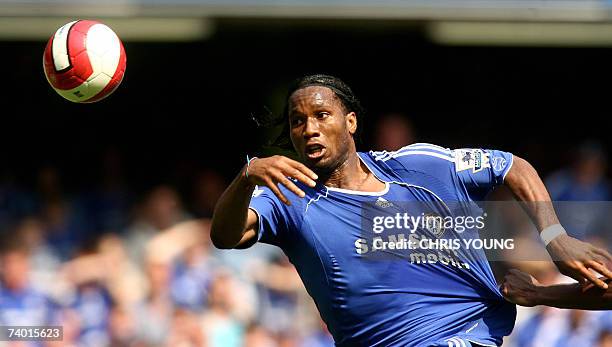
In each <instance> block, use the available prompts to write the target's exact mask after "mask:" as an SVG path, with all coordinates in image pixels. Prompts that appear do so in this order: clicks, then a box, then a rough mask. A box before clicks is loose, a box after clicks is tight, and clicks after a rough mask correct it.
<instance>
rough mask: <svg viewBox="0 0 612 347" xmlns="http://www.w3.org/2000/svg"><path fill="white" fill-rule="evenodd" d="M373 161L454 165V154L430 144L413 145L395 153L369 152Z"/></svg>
mask: <svg viewBox="0 0 612 347" xmlns="http://www.w3.org/2000/svg"><path fill="white" fill-rule="evenodd" d="M369 154H370V156H371V157H372V159H373V160H375V161H379V162H384V163H387V164H390V163H392V162H398V163H401V164H404V165H411V166H412V165H419V166H421V165H423V164H430V165H454V163H455V155H456V152H455V151H454V150H452V149H450V148H446V147H442V146H438V145H435V144H431V143H413V144H410V145H407V146H404V147H402V148H400V149H398V150H397V151H370V152H369Z"/></svg>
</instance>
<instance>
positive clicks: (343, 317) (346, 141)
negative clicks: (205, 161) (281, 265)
mask: <svg viewBox="0 0 612 347" xmlns="http://www.w3.org/2000/svg"><path fill="white" fill-rule="evenodd" d="M358 116H361V108H360V104H359V101H358V99H357V98H356V97H355V96H354V94H353V92H352V91H351V89H350V88H349V87H348V86H347V85H346V84H345V83H343V82H342V81H341V80H339V79H337V78H335V77H332V76H326V75H314V76H307V77H304V78H302V79H300V80H298V81H297V82H296V84H295V85H294V87H293V88H292V89H290V92H289V96H288V100H287V106H286V112H285V117H286V121H287V122H288V128H289V135H290V138H291V142H292V144H293V147H294V149H295V151H296V152H297V156H298V157H299V162H298V161H294V160H291V159H289V158H286V157H283V156H273V157H269V158H257V159H253V160H250V161H249V163H248V164H247V165H245V167H244V168H243V169H242V170H241V172H240V173H239V175H238V176H237V177H236V178H235V179H234V181H233V182H232V183H231V185H230V186H229V187H228V188H227V190H226V191H225V193H224V194H223V196H222V197H221V199H220V200H219V202H218V203H217V206H216V209H215V212H214V216H213V222H212V231H211V238H212V241H213V243H214V244H215V245H216V246H217V247H219V248H246V247H249V246H251V245H252V244H254V243H255V242H265V243H269V244H273V245H277V246H279V247H280V248H281V249H282V250H283V251H284V252H285V254H287V256H288V258H289V259H290V261H291V262H292V263H293V264H294V265H295V267H296V269H297V271H298V273H299V275H300V277H301V278H302V281H303V282H304V285H305V287H306V289H307V291H308V293H309V294H310V295H311V296H312V297H313V299H314V301H315V303H316V305H317V307H318V309H319V312H320V314H321V316H322V318H323V320H324V321H325V323H326V324H327V326H328V328H329V330H330V332H331V334H332V335H333V337H334V340H335V343H336V345H337V346H351V347H353V346H415V347H431V346H444V347H447V346H458V347H459V346H461V347H463V346H470V344H471V345H472V346H500V345H501V343H502V338H503V336H506V335H508V334H509V333H510V332H511V331H512V328H513V326H514V320H515V314H516V311H515V306H514V305H513V304H511V303H510V302H508V301H506V300H504V297H503V295H502V293H501V292H500V290H499V288H498V286H497V283H496V282H495V279H494V276H493V273H492V271H491V268H490V266H489V264H488V263H487V262H486V258H485V257H484V255H483V254H481V252H465V253H463V254H462V256H464V257H463V258H461V259H453V260H451V259H450V258H446V257H444V260H443V257H442V256H441V255H440V257H438V256H435V255H434V256H435V257H434V258H427V260H428V261H427V262H425V263H418V264H416V263H413V262H411V261H410V260H407V259H406V258H402V257H393V256H389V257H386V258H385V257H383V258H380V259H370V258H367V257H365V256H364V254H363V253H364V248H361V247H359V246H362V244H361V242H363V240H364V230H363V228H362V227H363V224H362V223H363V219H362V217H363V213H364V209H363V208H364V206H366V205H368V204H374V205H376V206H378V207H380V209H385V208H393V207H394V204H393V203H392V202H393V201H401V202H409V203H410V202H413V203H421V204H423V205H426V206H429V207H431V208H432V209H433V210H435V213H436V214H437V215H445V214H453V213H456V211H450V210H449V209H448V208H447V202H459V203H460V204H465V205H466V206H467V205H468V204H469V203H470V202H473V201H479V200H482V199H483V197H484V196H485V195H486V194H487V193H488V192H490V191H491V190H492V189H493V188H494V187H495V186H498V185H501V184H504V185H506V186H508V187H509V188H510V190H511V191H512V192H513V193H514V194H515V195H516V197H517V198H518V199H519V200H521V201H523V202H525V209H526V211H527V213H528V214H529V215H530V217H531V219H532V220H533V222H534V223H535V225H536V226H537V228H538V230H540V231H541V236H542V238H543V239H544V241H545V242H546V243H547V249H548V252H549V253H550V255H551V256H552V258H553V259H555V260H557V261H556V264H557V266H558V268H559V270H560V271H561V272H562V273H564V274H566V275H568V276H571V277H573V278H574V279H576V280H578V281H579V282H580V283H583V284H584V285H586V284H587V283H588V282H591V283H593V284H595V285H597V286H599V287H601V288H602V289H607V284H606V283H605V282H604V281H603V280H601V279H599V278H598V276H596V275H595V274H594V273H592V272H591V270H594V271H596V272H598V273H599V274H601V275H603V276H605V277H607V278H612V272H610V271H609V270H608V268H606V266H605V263H606V261H608V260H610V259H612V257H611V256H610V255H609V254H608V253H607V252H606V251H604V250H601V249H598V248H595V247H593V246H592V245H590V244H587V243H584V242H581V241H579V240H577V239H574V238H572V237H569V236H568V235H567V234H566V233H565V232H564V230H563V228H562V227H561V226H560V225H559V221H558V219H557V217H556V214H555V212H554V210H553V207H552V204H551V203H550V198H549V195H548V193H547V191H546V189H545V187H544V185H543V183H542V181H541V180H540V178H539V176H538V174H537V173H536V171H535V170H534V169H533V167H532V166H531V165H530V164H528V163H527V162H526V161H525V160H523V159H521V158H519V157H516V156H513V155H512V154H510V153H506V152H501V151H495V150H480V149H463V150H454V151H453V150H449V149H446V148H442V147H438V146H434V145H429V144H416V145H411V146H407V147H404V148H403V149H400V150H399V151H396V152H369V153H362V152H357V151H356V146H355V141H354V136H355V134H356V132H357V126H358V124H357V119H358ZM536 202H540V203H536ZM542 202H545V203H542ZM379 203H380V204H379ZM378 207H377V208H378ZM437 236H440V237H451V236H452V237H477V235H476V236H474V234H469V235H468V233H466V234H464V236H458V235H452V233H450V232H447V233H446V234H440V235H437ZM371 246H372V245H370V247H371ZM368 254H370V253H368ZM428 256H429V255H428ZM432 259H433V260H432ZM430 260H431V261H430ZM455 260H456V261H455Z"/></svg>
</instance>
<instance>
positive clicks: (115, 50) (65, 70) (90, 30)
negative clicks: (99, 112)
mask: <svg viewBox="0 0 612 347" xmlns="http://www.w3.org/2000/svg"><path fill="white" fill-rule="evenodd" d="M125 63H126V56H125V50H124V49H123V44H122V43H121V40H119V37H117V35H116V34H115V33H114V32H113V31H112V30H111V28H109V27H107V26H106V25H104V24H102V23H100V22H96V21H92V20H78V21H74V22H70V23H68V24H66V25H64V26H62V27H61V28H59V29H58V30H57V31H56V32H55V34H54V35H53V36H51V38H50V39H49V42H48V43H47V47H46V48H45V53H44V55H43V67H44V70H45V76H46V77H47V81H49V84H51V86H52V87H53V89H55V91H56V92H57V93H58V94H59V95H61V96H63V97H64V98H66V99H68V100H70V101H73V102H79V103H91V102H96V101H100V100H102V99H104V98H105V97H107V96H109V95H110V94H111V93H112V92H113V91H115V89H117V87H118V86H119V84H120V83H121V81H122V80H123V74H124V73H125Z"/></svg>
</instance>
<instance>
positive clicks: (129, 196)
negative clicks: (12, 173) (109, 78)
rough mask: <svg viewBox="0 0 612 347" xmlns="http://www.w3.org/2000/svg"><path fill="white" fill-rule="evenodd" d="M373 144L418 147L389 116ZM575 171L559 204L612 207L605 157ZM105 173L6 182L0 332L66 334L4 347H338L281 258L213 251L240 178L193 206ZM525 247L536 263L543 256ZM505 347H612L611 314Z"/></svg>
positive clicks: (201, 185) (0, 198)
mask: <svg viewBox="0 0 612 347" xmlns="http://www.w3.org/2000/svg"><path fill="white" fill-rule="evenodd" d="M374 134H375V135H374V139H373V141H372V142H373V147H374V148H376V149H387V150H394V149H398V148H400V147H402V146H404V145H407V144H409V143H412V142H414V141H415V139H416V138H417V136H416V134H415V131H414V129H413V127H412V124H411V123H410V122H409V120H408V119H407V118H406V117H405V116H403V115H400V114H389V115H386V116H383V117H381V120H380V122H379V123H378V125H377V129H376V130H375V131H374ZM523 155H524V156H525V157H528V154H523ZM576 158H579V160H576V161H575V165H574V166H572V167H568V168H562V169H559V171H557V172H554V173H552V174H551V175H550V176H549V178H548V179H547V184H548V186H549V189H550V191H551V193H552V194H553V198H554V199H556V200H569V201H608V200H612V196H611V194H612V190H611V188H610V185H609V183H608V182H607V180H606V159H607V154H606V153H605V151H604V150H603V149H602V148H601V147H599V146H598V145H597V144H595V143H590V144H585V145H584V146H582V147H581V148H580V151H579V153H577V156H576ZM104 160H105V163H106V166H107V167H106V170H105V172H106V175H105V177H104V179H103V182H101V184H100V187H101V188H100V189H96V190H94V191H83V192H77V193H76V194H74V193H71V194H68V193H66V192H65V191H64V190H63V189H62V176H61V173H60V171H59V170H58V169H57V168H55V167H53V166H47V167H44V168H41V169H40V170H39V172H38V173H37V185H36V186H35V187H21V186H18V185H16V184H15V183H14V182H15V181H14V180H11V179H9V178H5V179H3V180H2V181H1V182H0V227H1V230H2V234H1V237H2V242H1V243H0V245H1V253H0V264H1V268H0V269H1V272H0V279H1V281H0V325H45V324H61V325H63V327H64V331H63V334H64V341H62V342H48V343H35V342H24V343H17V342H0V346H2V345H6V346H126V347H127V346H130V347H136V346H208V347H234V346H236V347H238V346H245V347H323V346H333V341H332V339H331V337H330V336H329V334H328V333H327V331H326V330H325V326H324V324H323V323H322V322H321V320H320V318H319V316H318V313H317V311H316V308H315V307H314V304H313V303H312V301H311V299H310V298H309V297H308V295H307V293H306V292H305V290H304V288H303V286H302V284H301V281H300V279H299V277H298V276H297V274H296V272H295V270H294V269H293V267H292V266H291V264H290V263H289V262H288V261H287V259H286V258H285V257H284V256H283V255H282V253H280V250H278V249H276V248H273V247H271V246H267V245H256V246H255V247H252V248H251V249H248V250H232V251H219V250H216V249H215V248H214V247H212V245H211V243H210V239H209V236H208V232H209V227H210V220H209V218H210V217H211V215H212V211H213V208H214V205H215V202H216V200H217V199H218V197H219V196H220V194H221V193H222V192H223V190H224V188H225V185H226V184H227V182H228V181H229V180H230V179H231V177H222V176H221V175H220V174H218V173H217V172H215V171H214V170H205V171H203V172H202V174H200V175H199V177H198V179H196V180H195V182H193V185H192V186H193V187H194V188H193V194H194V197H190V198H187V197H185V196H181V194H179V193H178V192H177V190H176V189H175V187H173V186H170V185H159V186H156V187H154V188H152V189H150V191H148V192H147V194H146V195H145V196H144V198H139V199H136V198H135V196H134V192H132V191H130V188H129V187H128V186H126V185H125V184H124V180H123V177H122V175H123V172H122V170H121V165H120V162H121V160H120V153H115V152H113V153H111V154H109V155H108V156H107V157H106V158H105V159H104ZM535 164H536V166H537V163H535ZM500 194H501V195H503V193H500ZM502 198H503V196H502ZM187 201H189V202H187ZM524 227H525V228H527V229H528V228H529V226H524ZM532 234H533V235H535V232H533V233H532ZM579 236H580V237H584V238H590V237H591V236H592V235H588V234H584V235H579ZM526 239H527V240H526V241H525V242H526V243H524V244H522V245H521V247H522V249H525V251H526V252H528V251H531V250H532V248H533V247H537V240H536V239H535V237H532V238H529V237H527V238H526ZM593 240H594V241H595V242H600V243H601V242H603V243H606V242H608V245H609V240H595V239H593ZM539 251H542V250H541V249H540V250H539ZM510 265H512V266H519V267H522V268H523V269H524V270H527V271H529V272H530V273H532V274H534V275H535V276H536V277H537V278H538V279H539V280H540V281H541V282H543V283H553V282H555V281H559V280H563V279H560V278H559V274H558V273H557V272H556V269H555V268H554V266H553V265H552V263H550V262H548V263H547V262H525V263H522V264H510ZM505 346H511V347H512V346H515V347H564V346H567V347H569V346H571V347H611V346H612V312H584V311H571V310H557V309H551V308H531V309H523V308H521V309H520V310H519V319H518V321H517V327H516V329H515V332H514V333H513V335H512V336H511V337H510V338H509V339H508V341H507V343H506V344H505Z"/></svg>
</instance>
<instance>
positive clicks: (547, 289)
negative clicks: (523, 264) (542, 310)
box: [501, 269, 612, 310]
mask: <svg viewBox="0 0 612 347" xmlns="http://www.w3.org/2000/svg"><path fill="white" fill-rule="evenodd" d="M606 281H607V282H609V281H610V280H609V279H608V280H606ZM501 292H502V294H503V295H504V297H505V298H506V299H507V300H508V301H510V302H512V303H515V304H517V305H521V306H529V307H531V306H538V305H545V306H552V307H557V308H566V309H577V310H610V309H612V289H607V290H604V289H601V288H599V287H596V286H594V285H589V286H588V287H583V286H581V285H580V284H578V283H575V284H560V285H553V286H543V285H541V284H540V283H539V282H538V281H537V280H536V279H535V278H533V277H532V276H531V275H529V274H527V273H524V272H522V271H519V270H516V269H513V270H510V272H509V273H508V274H507V275H506V277H505V279H504V283H503V284H502V286H501Z"/></svg>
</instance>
